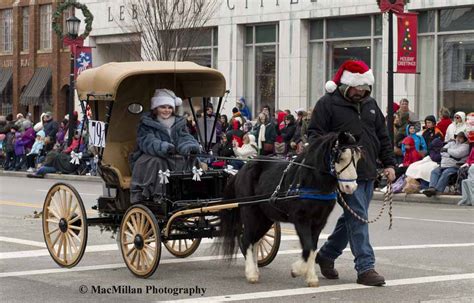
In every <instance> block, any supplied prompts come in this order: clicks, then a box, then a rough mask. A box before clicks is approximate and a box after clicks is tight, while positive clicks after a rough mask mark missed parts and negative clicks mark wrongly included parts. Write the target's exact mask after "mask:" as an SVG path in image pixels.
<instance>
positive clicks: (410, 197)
mask: <svg viewBox="0 0 474 303" xmlns="http://www.w3.org/2000/svg"><path fill="white" fill-rule="evenodd" d="M372 199H373V200H376V201H383V199H384V193H382V192H379V191H374V197H373V198H372ZM459 200H461V196H455V195H441V196H434V197H427V196H425V195H423V194H404V193H401V194H394V195H393V201H394V202H408V203H430V204H449V205H457V203H458V202H459Z"/></svg>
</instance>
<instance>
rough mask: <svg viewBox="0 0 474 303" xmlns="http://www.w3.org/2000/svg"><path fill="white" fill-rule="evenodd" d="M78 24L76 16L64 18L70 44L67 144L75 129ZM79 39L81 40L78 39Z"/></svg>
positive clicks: (70, 142)
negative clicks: (75, 73)
mask: <svg viewBox="0 0 474 303" xmlns="http://www.w3.org/2000/svg"><path fill="white" fill-rule="evenodd" d="M79 25H81V20H80V19H79V18H77V17H76V16H74V15H72V16H71V17H69V18H67V19H66V27H67V32H68V37H66V39H69V41H70V43H71V44H70V46H71V73H70V74H69V100H68V103H69V123H68V125H69V127H68V129H69V132H68V133H69V136H68V145H70V144H72V140H73V138H74V132H75V130H76V125H74V123H73V122H75V121H73V116H74V65H75V61H76V48H77V46H78V45H79V44H82V39H77V35H78V33H79ZM78 40H81V41H78Z"/></svg>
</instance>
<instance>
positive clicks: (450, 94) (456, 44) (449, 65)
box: [438, 34, 474, 112]
mask: <svg viewBox="0 0 474 303" xmlns="http://www.w3.org/2000/svg"><path fill="white" fill-rule="evenodd" d="M438 48H439V50H438V52H439V55H440V63H441V64H440V65H439V81H438V83H439V97H440V100H441V101H442V102H443V105H444V106H446V107H448V108H452V109H453V110H454V111H459V110H462V111H468V112H470V111H472V110H473V100H474V34H471V35H449V36H441V37H440V38H439V39H438Z"/></svg>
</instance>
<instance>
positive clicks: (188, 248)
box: [165, 218, 201, 258]
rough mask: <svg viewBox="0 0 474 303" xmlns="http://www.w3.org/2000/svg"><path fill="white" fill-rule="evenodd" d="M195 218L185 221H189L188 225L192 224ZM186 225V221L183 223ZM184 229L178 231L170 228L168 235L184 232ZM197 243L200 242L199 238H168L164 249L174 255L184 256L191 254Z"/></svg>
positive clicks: (197, 245)
mask: <svg viewBox="0 0 474 303" xmlns="http://www.w3.org/2000/svg"><path fill="white" fill-rule="evenodd" d="M194 219H195V218H188V219H186V221H188V222H189V225H190V226H192V225H194ZM184 224H185V225H187V222H185V223H184ZM185 233H186V232H185V231H180V230H177V229H173V228H172V229H171V231H170V235H179V234H185ZM199 244H201V238H197V239H194V238H191V239H178V240H169V241H167V242H166V243H165V247H166V249H167V250H168V251H169V252H170V254H172V255H173V256H175V257H178V258H186V257H189V256H190V255H192V254H193V253H194V252H195V251H196V249H198V247H199Z"/></svg>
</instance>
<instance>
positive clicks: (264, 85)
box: [244, 24, 278, 112]
mask: <svg viewBox="0 0 474 303" xmlns="http://www.w3.org/2000/svg"><path fill="white" fill-rule="evenodd" d="M245 32H246V37H245V41H246V46H245V55H244V60H245V75H246V79H245V82H244V97H245V98H246V100H247V101H248V104H249V105H250V107H251V108H252V110H253V112H258V111H259V110H260V108H261V107H263V106H264V105H269V106H270V107H271V108H272V109H275V106H276V103H275V100H276V99H277V83H278V82H277V62H278V61H277V57H278V27H277V25H275V24H271V25H257V26H247V28H246V31H245Z"/></svg>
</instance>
